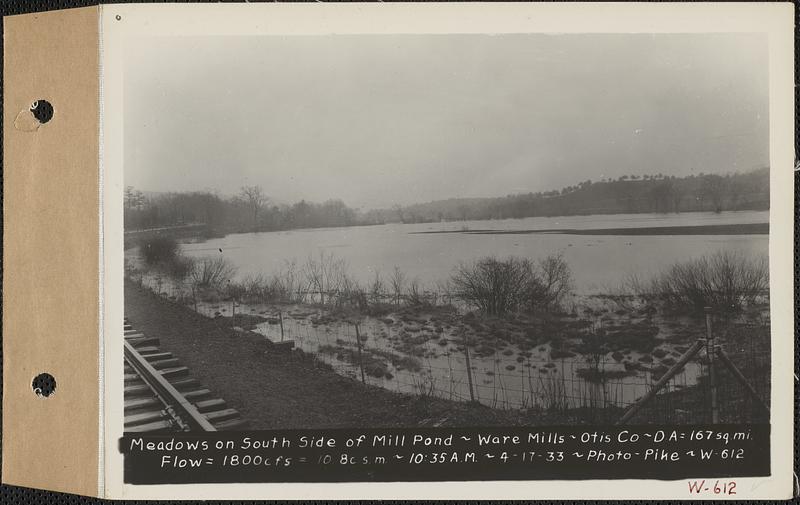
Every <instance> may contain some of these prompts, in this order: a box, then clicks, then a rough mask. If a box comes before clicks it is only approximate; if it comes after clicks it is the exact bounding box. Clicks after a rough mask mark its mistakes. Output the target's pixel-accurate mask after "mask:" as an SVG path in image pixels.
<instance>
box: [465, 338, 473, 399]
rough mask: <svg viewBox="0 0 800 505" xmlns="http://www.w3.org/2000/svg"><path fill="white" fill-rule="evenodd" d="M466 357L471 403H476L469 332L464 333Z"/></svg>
mask: <svg viewBox="0 0 800 505" xmlns="http://www.w3.org/2000/svg"><path fill="white" fill-rule="evenodd" d="M464 356H466V358H467V381H469V398H470V401H473V402H474V401H475V391H474V390H473V388H472V366H470V362H469V342H468V341H467V332H466V331H465V332H464Z"/></svg>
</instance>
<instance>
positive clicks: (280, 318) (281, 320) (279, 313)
mask: <svg viewBox="0 0 800 505" xmlns="http://www.w3.org/2000/svg"><path fill="white" fill-rule="evenodd" d="M278 321H280V323H281V342H283V312H282V311H280V310H279V311H278Z"/></svg>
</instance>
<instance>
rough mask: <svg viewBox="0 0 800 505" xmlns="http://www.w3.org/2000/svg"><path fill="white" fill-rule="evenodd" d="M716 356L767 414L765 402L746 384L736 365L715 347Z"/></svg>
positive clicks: (767, 409)
mask: <svg viewBox="0 0 800 505" xmlns="http://www.w3.org/2000/svg"><path fill="white" fill-rule="evenodd" d="M716 354H717V357H719V359H720V361H722V364H723V365H725V366H726V367H728V370H730V371H731V373H732V374H733V377H734V378H735V379H736V380H738V381H739V383H740V384H741V385H742V386H744V388H745V389H746V390H747V392H748V393H750V396H751V397H752V398H753V399H754V400H755V401H756V403H757V404H758V405H759V406H760V407H761V408H762V409H764V411H765V412H766V413H767V414H769V406H768V405H767V404H766V402H764V400H762V399H761V397H760V396H758V393H757V392H756V390H755V389H754V388H753V386H751V385H750V383H749V382H747V379H746V378H745V376H744V375H743V374H742V372H741V371H739V369H738V368H736V365H734V364H733V361H731V359H730V358H729V357H728V355H727V354H725V351H723V350H722V349H721V348H719V347H717V353H716Z"/></svg>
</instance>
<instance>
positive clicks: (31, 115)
mask: <svg viewBox="0 0 800 505" xmlns="http://www.w3.org/2000/svg"><path fill="white" fill-rule="evenodd" d="M54 114H55V109H54V108H53V104H51V103H50V102H49V101H47V100H45V99H44V98H40V99H38V100H34V101H33V102H31V103H30V104H29V105H28V106H27V107H25V108H24V109H22V110H21V111H20V112H19V114H17V117H16V119H14V128H16V129H17V130H19V131H24V132H35V131H37V130H38V129H39V127H41V126H42V125H44V124H47V123H49V122H50V120H51V119H53V115H54Z"/></svg>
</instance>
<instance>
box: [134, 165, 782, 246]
mask: <svg viewBox="0 0 800 505" xmlns="http://www.w3.org/2000/svg"><path fill="white" fill-rule="evenodd" d="M768 208H769V168H767V167H765V168H760V169H757V170H753V171H750V172H745V173H735V174H727V175H718V174H702V173H701V174H699V175H690V176H687V177H675V176H664V175H662V174H656V175H644V176H637V175H630V176H622V177H620V178H618V179H616V180H610V179H603V180H600V181H592V180H586V181H583V182H580V183H578V184H576V185H574V186H568V187H565V188H563V189H561V190H560V191H558V190H553V191H546V192H537V193H523V194H514V195H507V196H504V197H494V198H453V199H447V200H437V201H433V202H428V203H421V204H414V205H409V206H399V205H396V206H394V207H392V208H386V209H373V210H368V211H366V212H362V211H360V210H357V209H353V208H350V207H348V206H347V205H346V204H345V203H344V202H342V201H341V200H337V199H332V200H328V201H326V202H323V203H313V202H308V201H305V200H303V201H300V202H296V203H294V204H276V203H274V202H272V201H271V199H270V198H269V197H268V193H267V191H265V190H264V189H263V188H261V187H260V186H244V187H242V188H241V191H240V192H239V193H238V194H237V195H235V196H232V197H227V198H226V197H222V196H220V195H218V194H216V193H212V192H208V191H200V192H181V193H162V194H156V195H152V196H147V195H145V194H144V193H142V192H141V191H138V190H136V189H135V188H133V187H127V188H126V190H125V200H124V211H125V214H124V217H125V229H126V230H129V231H130V230H141V229H149V228H160V227H169V226H178V225H184V224H205V225H207V228H208V229H209V231H210V233H211V234H213V235H224V234H226V233H239V232H251V231H278V230H290V229H298V228H326V227H339V226H358V225H374V224H386V223H427V222H439V221H468V220H487V219H508V218H525V217H537V216H568V215H588V214H622V213H625V214H628V213H644V212H654V213H676V212H722V211H728V210H766V209H768Z"/></svg>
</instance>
